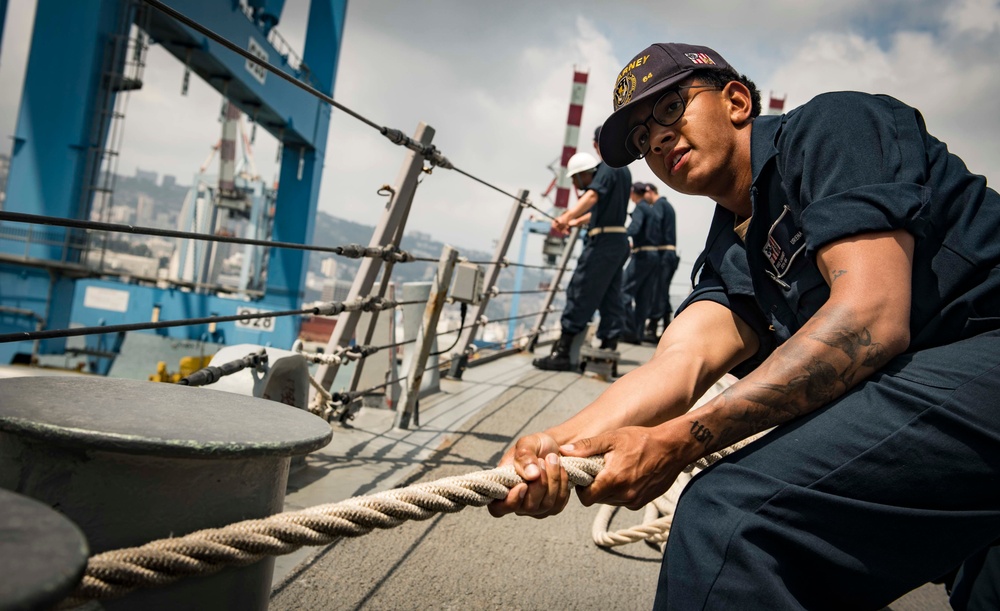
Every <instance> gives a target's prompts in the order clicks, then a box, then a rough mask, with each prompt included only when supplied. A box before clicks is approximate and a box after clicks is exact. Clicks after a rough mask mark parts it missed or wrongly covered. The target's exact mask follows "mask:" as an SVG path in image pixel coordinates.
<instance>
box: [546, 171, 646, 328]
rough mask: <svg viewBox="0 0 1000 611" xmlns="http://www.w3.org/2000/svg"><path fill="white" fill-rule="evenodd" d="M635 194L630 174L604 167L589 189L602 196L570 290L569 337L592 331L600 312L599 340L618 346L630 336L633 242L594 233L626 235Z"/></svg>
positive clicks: (564, 322)
mask: <svg viewBox="0 0 1000 611" xmlns="http://www.w3.org/2000/svg"><path fill="white" fill-rule="evenodd" d="M631 188H632V174H631V173H630V172H629V171H628V168H612V167H609V166H608V165H607V164H605V163H603V162H602V163H601V164H599V165H598V166H597V170H596V171H595V172H594V179H593V180H592V181H591V182H590V184H589V185H587V190H589V191H594V192H595V193H597V203H596V204H594V207H593V208H591V209H590V225H589V226H588V228H587V233H588V237H587V238H586V240H585V241H584V246H583V252H581V253H580V258H579V259H578V260H577V262H576V270H575V271H574V272H573V277H572V278H571V279H570V281H569V285H568V286H567V287H566V307H565V309H564V310H563V314H562V319H561V320H560V324H561V325H562V332H563V333H566V334H570V335H576V334H577V333H580V332H581V331H583V330H584V329H586V328H587V324H588V323H590V319H591V318H592V317H593V316H594V312H595V311H599V312H600V313H601V321H600V323H598V325H597V337H598V338H600V339H607V340H613V339H618V338H620V337H621V336H622V334H623V333H624V329H625V308H624V307H623V305H622V266H623V265H625V261H626V260H627V259H628V253H629V248H628V238H627V237H626V236H625V233H624V231H622V232H621V233H610V232H609V233H597V232H595V231H594V230H595V229H598V228H604V227H617V228H621V229H624V227H625V217H626V215H627V214H628V201H629V200H628V195H629V191H630V190H631ZM591 233H597V234H596V235H590V234H591Z"/></svg>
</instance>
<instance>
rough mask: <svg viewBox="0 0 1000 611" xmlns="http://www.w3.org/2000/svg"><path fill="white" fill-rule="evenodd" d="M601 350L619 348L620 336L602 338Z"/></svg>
mask: <svg viewBox="0 0 1000 611" xmlns="http://www.w3.org/2000/svg"><path fill="white" fill-rule="evenodd" d="M601 350H611V351H614V350H618V338H617V337H616V338H615V339H602V340H601Z"/></svg>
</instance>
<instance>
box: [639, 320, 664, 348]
mask: <svg viewBox="0 0 1000 611" xmlns="http://www.w3.org/2000/svg"><path fill="white" fill-rule="evenodd" d="M659 324H660V321H659V320H653V319H650V320H649V322H648V323H647V324H646V332H645V333H644V334H643V336H642V341H644V342H647V343H650V344H656V343H658V342H659V341H660V336H659V335H657V334H656V328H657V327H658V326H659Z"/></svg>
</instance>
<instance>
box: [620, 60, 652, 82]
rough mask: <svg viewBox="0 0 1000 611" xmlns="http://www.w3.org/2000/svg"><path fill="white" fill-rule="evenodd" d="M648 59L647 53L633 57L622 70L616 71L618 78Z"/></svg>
mask: <svg viewBox="0 0 1000 611" xmlns="http://www.w3.org/2000/svg"><path fill="white" fill-rule="evenodd" d="M648 60H649V56H648V55H643V56H642V57H637V58H635V59H633V60H632V63H630V64H629V65H627V66H625V67H624V68H622V71H621V72H619V73H618V78H619V79H620V78H621V77H623V76H625V74H626V73H628V72H632V71H633V70H635V69H636V68H638V67H639V66H641V65H643V64H645V63H646V61H648Z"/></svg>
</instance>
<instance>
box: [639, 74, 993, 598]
mask: <svg viewBox="0 0 1000 611" xmlns="http://www.w3.org/2000/svg"><path fill="white" fill-rule="evenodd" d="M752 130H753V131H752V136H751V143H752V144H751V156H752V172H753V175H752V176H753V186H752V188H751V191H750V194H751V198H752V202H753V215H752V217H751V221H750V225H749V230H748V233H747V235H746V242H745V244H744V242H743V241H741V240H740V238H739V237H738V236H737V235H736V233H735V232H734V231H733V227H734V223H735V222H736V220H737V219H735V218H734V215H733V214H732V213H731V212H729V211H727V210H724V209H722V208H721V207H717V209H716V213H715V218H714V220H713V223H712V226H711V228H710V231H709V236H708V240H707V244H706V250H705V252H704V253H702V255H701V256H700V257H699V260H698V263H697V264H696V266H695V272H694V273H695V274H697V273H698V269H699V268H700V269H701V273H700V277H699V281H698V283H697V285H696V287H695V289H694V291H693V292H692V294H691V295H690V296H689V297H688V298H687V299H686V300H685V303H684V304H682V307H681V309H683V308H684V307H686V306H687V305H689V304H691V303H694V302H696V301H700V300H711V301H715V302H717V303H720V304H722V305H725V306H727V307H729V308H730V309H731V310H732V311H733V312H734V313H735V314H737V315H738V316H739V317H740V318H741V319H742V320H743V321H745V322H746V323H747V324H749V325H750V326H751V327H752V328H753V329H754V331H755V332H756V334H757V336H758V337H759V338H760V344H761V348H760V351H759V352H758V354H757V355H755V356H754V357H752V358H751V359H749V360H748V361H746V362H744V363H742V364H740V365H739V366H738V367H737V368H736V369H735V370H734V372H733V373H734V374H736V375H738V376H739V375H745V373H747V372H749V371H751V370H752V369H753V368H755V367H756V366H757V365H758V364H759V363H760V362H761V361H762V360H763V359H764V358H766V357H767V356H768V355H769V354H770V353H771V352H772V351H773V350H774V348H775V347H776V346H777V345H779V344H781V343H782V342H783V341H785V340H786V339H788V338H789V337H790V336H791V335H792V334H794V333H795V332H796V331H797V330H798V329H799V328H800V327H801V326H802V325H803V323H805V321H806V320H808V319H809V318H810V317H811V316H812V315H813V314H815V313H816V311H817V310H818V309H819V308H820V307H821V306H822V305H823V304H824V302H826V300H827V299H828V297H829V287H828V285H827V284H826V282H825V281H824V280H823V278H822V276H821V275H820V272H819V270H818V268H817V265H816V260H815V256H816V252H817V250H818V249H820V248H821V247H822V246H824V245H826V244H830V243H831V242H834V241H837V240H840V239H843V238H847V237H849V236H852V235H858V234H865V233H870V232H882V231H890V230H895V229H900V228H901V229H905V230H906V231H908V232H909V233H911V234H912V235H913V236H914V237H915V247H914V255H913V277H912V295H913V297H912V304H911V314H910V333H911V343H910V346H909V348H908V349H907V352H906V353H904V354H901V355H900V356H898V357H896V358H895V359H893V360H892V361H890V362H889V363H888V364H887V365H886V366H885V367H883V368H882V369H881V370H879V371H877V372H875V373H874V374H873V375H871V376H870V377H869V378H868V379H866V380H864V381H863V382H861V383H860V384H858V385H857V386H855V387H854V388H852V389H851V390H849V391H848V392H847V393H845V394H844V395H842V396H841V397H840V398H838V399H836V400H834V401H832V402H831V403H829V404H828V405H826V406H824V407H822V408H820V409H817V410H816V411H814V412H812V413H809V414H807V415H805V416H803V417H801V418H798V419H796V420H794V421H791V422H789V423H786V424H784V425H782V426H780V427H778V428H777V429H775V430H774V431H772V432H771V433H769V434H768V435H766V436H765V437H764V438H762V439H761V440H760V441H758V442H756V443H753V444H750V445H749V446H748V447H747V448H745V449H744V450H742V451H740V452H737V453H735V454H733V455H731V456H730V457H729V458H727V459H724V460H721V461H719V462H717V463H715V465H713V466H712V467H711V468H709V469H706V470H705V471H704V472H702V474H700V475H699V476H698V477H696V478H695V479H694V480H692V482H691V483H690V484H689V485H688V487H687V488H686V490H685V492H684V494H683V495H682V497H681V499H680V502H679V505H678V508H677V513H676V517H675V520H674V524H673V528H672V529H671V534H670V539H669V542H668V544H667V550H666V554H665V556H664V563H663V568H662V570H661V573H660V583H659V588H658V590H657V599H656V607H657V608H664V609H665V608H669V609H684V610H687V609H769V610H770V609H803V608H804V609H811V610H812V609H852V610H854V609H880V608H882V607H884V606H885V605H887V604H888V603H890V602H891V601H893V600H895V599H896V598H898V597H899V596H901V595H902V594H904V593H905V592H907V591H909V590H911V589H913V588H916V587H918V586H920V585H922V584H924V583H926V582H928V581H931V580H934V579H936V578H939V577H940V576H942V575H945V574H946V573H948V572H949V571H951V570H953V569H954V568H955V567H957V566H958V565H959V564H961V563H962V562H963V560H964V559H966V558H968V557H969V556H970V555H973V554H975V553H976V552H977V550H983V549H984V548H987V546H989V545H990V544H991V543H993V542H994V541H997V540H998V539H1000V265H998V263H1000V195H998V194H997V192H996V191H994V190H992V189H989V188H987V186H986V179H985V178H984V177H982V176H977V175H974V174H972V173H970V172H969V171H968V169H967V168H966V167H965V165H964V163H963V162H962V161H961V160H960V159H959V158H958V157H956V156H954V155H952V154H950V153H949V152H948V150H947V148H946V146H945V145H944V144H943V143H941V142H940V141H938V140H937V139H935V138H934V137H933V136H930V135H929V134H928V133H927V131H926V129H925V127H924V122H923V119H922V118H921V116H920V114H919V113H918V112H917V111H916V110H915V109H913V108H910V107H908V106H906V105H904V104H902V103H900V102H899V101H897V100H894V99H892V98H889V97H885V96H871V95H867V94H860V93H845V92H841V93H830V94H825V95H821V96H819V97H817V98H815V99H814V100H812V101H810V102H809V103H807V104H805V105H804V106H802V107H800V108H798V109H796V110H794V111H792V112H790V113H788V114H786V115H782V116H762V117H759V118H757V119H755V120H754V123H753V127H752ZM873 264H874V265H877V264H878V263H877V262H873ZM692 277H694V276H692ZM871 290H872V291H878V290H880V289H879V287H878V286H872V287H871ZM994 585H995V584H994ZM958 587H959V584H956V589H958Z"/></svg>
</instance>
